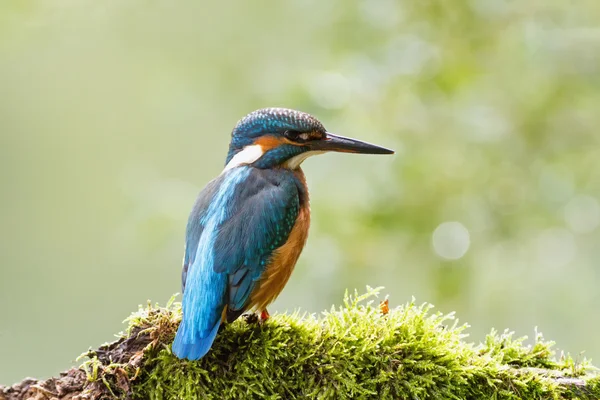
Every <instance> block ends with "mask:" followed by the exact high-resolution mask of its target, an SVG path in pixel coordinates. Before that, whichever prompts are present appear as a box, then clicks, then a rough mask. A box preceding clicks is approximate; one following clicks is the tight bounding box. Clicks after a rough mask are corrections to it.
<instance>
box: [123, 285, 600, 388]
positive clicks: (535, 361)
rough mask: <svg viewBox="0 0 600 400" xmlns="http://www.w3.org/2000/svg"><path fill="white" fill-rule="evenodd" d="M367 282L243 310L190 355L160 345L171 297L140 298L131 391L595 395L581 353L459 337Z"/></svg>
mask: <svg viewBox="0 0 600 400" xmlns="http://www.w3.org/2000/svg"><path fill="white" fill-rule="evenodd" d="M376 293H377V291H376V290H369V293H367V294H366V295H363V296H358V295H357V294H355V295H354V296H346V299H345V301H344V306H343V307H342V308H339V309H332V310H331V311H329V312H325V313H323V315H322V316H321V317H320V318H316V317H315V316H313V315H303V316H300V315H298V314H294V315H275V316H273V317H272V318H271V319H269V320H268V321H267V322H266V323H265V324H262V325H260V324H256V323H254V324H249V323H247V322H246V321H244V320H243V319H240V320H238V321H236V322H235V323H233V324H229V325H227V326H225V327H223V328H222V329H221V331H220V333H219V335H218V336H217V339H216V341H215V343H214V346H213V348H212V349H211V351H210V352H209V353H208V355H207V356H206V357H205V358H203V359H202V360H200V361H186V360H179V359H178V358H176V357H175V356H174V355H173V354H172V353H171V351H170V343H171V341H172V339H173V335H174V333H175V330H176V327H177V324H178V322H179V319H180V315H181V309H180V305H179V304H177V303H175V304H169V306H168V307H167V308H154V307H150V306H149V307H147V308H144V309H143V310H141V311H140V312H139V313H137V314H134V315H133V316H132V317H131V318H130V319H129V321H130V327H129V330H128V332H129V333H128V334H129V335H134V334H135V335H137V336H140V335H144V334H145V335H149V337H150V338H151V339H152V342H151V343H149V344H148V345H146V348H145V352H144V356H143V362H141V363H140V364H139V366H138V367H137V368H138V369H137V371H136V372H135V373H136V375H137V376H136V379H135V381H134V383H133V384H132V385H131V390H132V394H133V395H134V397H138V398H150V399H172V398H185V399H228V398H231V399H234V398H235V399H239V398H269V399H293V398H305V397H312V398H373V399H379V398H396V399H397V398H400V399H576V398H581V399H598V398H600V378H599V377H598V376H597V375H595V373H594V372H593V368H592V367H591V366H590V365H589V364H588V363H587V361H584V362H582V363H575V362H574V361H573V360H572V359H571V358H569V357H561V358H560V359H558V360H556V359H554V358H553V356H554V353H553V351H552V349H551V347H552V345H553V343H552V342H547V341H545V340H544V339H543V337H542V336H541V335H540V334H537V335H536V339H535V343H534V344H533V345H531V346H526V345H524V344H523V339H514V338H513V335H512V334H511V333H509V332H505V333H503V334H501V335H499V334H497V333H496V332H492V333H491V334H490V335H488V337H487V338H486V341H485V343H484V344H482V345H479V346H475V345H473V344H470V343H468V342H465V340H464V339H465V336H466V334H465V328H466V326H465V325H459V324H458V322H457V320H456V319H455V318H454V316H453V315H452V314H450V315H442V314H440V313H434V312H432V306H431V305H428V304H423V305H420V306H417V305H415V304H414V303H410V304H407V305H404V306H401V307H397V308H392V309H390V310H389V313H387V314H384V313H382V311H381V310H380V307H379V306H378V304H376V305H374V304H373V303H372V301H373V296H375V295H376Z"/></svg>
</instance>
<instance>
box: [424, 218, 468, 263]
mask: <svg viewBox="0 0 600 400" xmlns="http://www.w3.org/2000/svg"><path fill="white" fill-rule="evenodd" d="M432 239H433V249H434V251H435V253H436V254H437V255H438V256H440V257H442V258H445V259H447V260H458V259H459V258H461V257H463V256H464V255H465V254H466V253H467V250H469V246H470V245H471V237H470V235H469V231H468V229H467V228H465V226H464V225H463V224H461V223H460V222H456V221H450V222H444V223H442V224H440V225H438V227H437V228H435V230H434V231H433V237H432Z"/></svg>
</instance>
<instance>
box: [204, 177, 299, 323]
mask: <svg viewBox="0 0 600 400" xmlns="http://www.w3.org/2000/svg"><path fill="white" fill-rule="evenodd" d="M236 201H239V202H240V206H239V207H237V212H236V213H235V214H233V215H231V217H230V218H228V219H227V220H226V221H225V222H224V223H223V225H222V226H221V227H220V229H219V233H218V235H217V239H216V241H215V250H216V251H215V264H214V268H215V271H216V272H220V273H226V274H227V276H228V291H227V306H228V320H230V321H231V320H233V319H235V318H237V316H238V315H239V314H241V313H242V312H244V310H245V309H246V306H247V302H248V298H249V296H250V293H252V289H253V288H254V286H255V284H256V282H257V281H258V280H259V279H260V277H261V275H262V273H263V271H264V269H265V268H266V266H267V264H268V262H269V259H270V257H271V254H272V253H273V251H274V250H275V249H277V248H278V247H280V246H282V245H283V244H284V243H285V242H286V241H287V239H288V237H289V234H290V232H291V230H292V227H293V226H294V224H295V222H296V218H297V216H298V212H299V207H300V204H299V195H298V181H297V179H296V178H295V176H294V175H293V173H291V172H289V171H285V170H279V171H272V170H260V169H254V172H253V173H251V174H250V175H249V176H248V177H247V179H246V182H244V185H243V187H240V190H239V191H238V193H237V197H236Z"/></svg>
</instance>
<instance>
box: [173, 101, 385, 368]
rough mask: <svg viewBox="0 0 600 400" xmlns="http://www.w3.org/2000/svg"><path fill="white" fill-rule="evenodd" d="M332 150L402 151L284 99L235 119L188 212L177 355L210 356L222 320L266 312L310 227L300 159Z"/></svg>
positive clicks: (292, 264) (175, 348)
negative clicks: (349, 133)
mask: <svg viewBox="0 0 600 400" xmlns="http://www.w3.org/2000/svg"><path fill="white" fill-rule="evenodd" d="M326 152H344V153H363V154H393V153H394V151H393V150H389V149H387V148H384V147H380V146H377V145H374V144H370V143H367V142H363V141H359V140H356V139H351V138H347V137H343V136H339V135H335V134H333V133H331V132H328V131H327V130H326V129H325V127H324V126H323V124H322V123H321V122H320V121H319V120H317V119H316V118H315V117H313V116H312V115H310V114H308V113H305V112H301V111H296V110H291V109H286V108H263V109H259V110H256V111H253V112H251V113H250V114H248V115H246V116H245V117H243V118H242V119H241V120H239V122H238V123H237V124H236V125H235V127H234V129H233V131H232V133H231V141H230V144H229V151H228V153H227V158H226V161H225V168H224V169H223V171H222V172H221V173H220V175H219V176H217V177H216V178H215V179H213V180H212V181H210V182H209V183H208V184H207V185H206V187H205V188H204V189H203V190H202V191H201V192H200V194H199V195H198V197H197V199H196V202H195V204H194V206H193V208H192V211H191V213H190V215H189V219H188V223H187V228H186V241H185V251H184V257H183V269H182V274H181V280H182V282H181V284H182V319H181V323H180V324H179V327H178V329H177V333H176V335H175V339H174V341H173V344H172V352H173V354H175V356H177V357H178V358H180V359H188V360H198V359H200V358H202V357H204V356H205V355H206V354H207V353H208V351H209V350H210V348H211V347H212V344H213V342H214V340H215V337H216V335H217V332H218V330H219V327H220V326H221V324H222V323H231V322H233V321H234V320H236V319H237V318H238V317H239V316H240V315H242V314H243V313H244V312H246V311H251V310H253V311H256V312H258V313H260V318H261V320H265V319H267V318H268V316H269V314H268V311H267V306H268V305H269V304H270V303H271V302H273V300H275V298H276V297H277V296H278V295H279V294H280V292H281V291H282V290H283V288H284V286H285V285H286V283H287V281H288V279H289V278H290V275H291V274H292V271H293V269H294V266H295V265H296V262H297V260H298V257H299V256H300V253H301V252H302V249H303V248H304V245H305V243H306V239H307V237H308V229H309V225H310V206H309V194H308V187H307V184H306V179H305V176H304V172H303V171H302V169H301V164H302V162H303V161H304V160H306V159H307V158H308V157H310V156H313V155H317V154H322V153H326Z"/></svg>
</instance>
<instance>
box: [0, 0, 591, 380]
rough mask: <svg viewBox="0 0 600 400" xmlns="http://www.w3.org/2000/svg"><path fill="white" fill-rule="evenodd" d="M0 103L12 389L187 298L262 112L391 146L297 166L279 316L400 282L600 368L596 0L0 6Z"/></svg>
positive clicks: (401, 291) (4, 319)
mask: <svg viewBox="0 0 600 400" xmlns="http://www.w3.org/2000/svg"><path fill="white" fill-rule="evenodd" d="M0 93H1V98H0V133H1V134H0V140H1V142H0V155H1V158H0V177H1V179H2V180H1V182H2V189H1V193H2V196H1V200H0V217H1V220H0V221H1V227H0V232H1V235H2V237H1V240H0V246H1V252H0V257H1V258H0V268H1V274H0V305H1V312H2V314H1V318H0V383H4V384H8V383H12V382H14V381H17V380H20V379H22V378H23V377H25V376H28V375H29V376H35V377H48V376H50V375H52V374H57V373H58V372H59V371H61V370H63V369H65V368H67V367H69V366H70V365H71V364H72V363H73V360H74V359H75V358H76V357H77V356H78V355H79V354H80V353H81V352H83V351H84V350H86V349H87V348H88V347H90V346H97V345H99V344H101V343H102V342H104V341H108V340H111V338H113V336H112V335H113V334H114V333H116V332H118V331H120V330H121V329H122V328H123V325H122V324H121V321H122V320H123V319H124V318H125V317H127V316H128V314H129V313H130V312H131V311H133V310H135V309H136V307H137V305H138V304H140V303H144V302H145V301H146V300H147V299H152V300H153V301H160V302H161V303H163V304H164V302H165V301H166V300H167V299H168V298H169V297H170V296H171V295H172V294H173V293H175V292H177V291H179V290H180V287H179V284H180V275H179V274H180V268H181V258H182V253H183V240H184V227H185V223H186V219H187V215H188V212H189V210H190V208H191V206H192V204H193V201H194V199H195V196H196V195H197V193H198V192H199V190H200V189H201V188H202V187H203V186H204V184H205V183H206V182H208V181H209V180H210V179H211V178H213V177H214V176H216V175H217V174H219V173H220V171H221V169H222V167H223V162H224V158H225V154H226V150H227V145H228V141H229V134H230V132H231V129H232V128H233V126H234V124H235V123H236V122H237V120H238V119H239V118H241V117H242V116H243V115H245V114H246V113H248V112H250V111H252V110H254V109H257V108H261V107H266V106H285V107H290V108H296V109H300V110H303V111H307V112H311V113H314V114H315V115H316V116H317V117H318V118H319V119H321V120H322V121H323V123H324V124H325V126H326V127H327V128H328V129H330V130H331V131H333V132H336V133H340V134H343V135H347V136H353V137H357V138H361V139H363V140H367V141H370V142H375V143H378V144H381V145H384V146H387V147H391V148H394V149H396V150H397V155H396V156H393V157H369V156H352V155H339V154H338V155H327V156H320V157H315V158H312V159H310V160H308V161H307V162H306V163H305V164H304V167H305V171H306V175H307V177H308V181H309V185H310V188H311V191H312V210H313V221H314V223H313V226H312V228H311V236H310V238H309V241H308V245H307V248H306V250H305V252H304V254H303V256H302V257H301V259H300V262H299V264H298V266H297V267H296V271H295V273H294V276H293V277H292V279H291V281H290V283H289V285H288V286H287V287H286V289H285V290H284V292H283V293H282V295H281V296H280V298H279V299H278V300H277V302H276V303H275V304H274V305H273V306H272V307H271V311H272V312H273V311H280V312H284V311H286V310H288V311H290V310H293V309H295V308H301V309H302V310H308V311H310V312H319V311H320V310H323V309H325V308H328V307H330V306H331V305H332V304H333V303H340V300H341V298H342V296H343V292H344V290H345V289H346V288H351V289H352V288H359V289H360V290H363V288H364V287H365V286H366V285H367V284H368V285H371V286H379V285H383V286H385V287H386V290H385V292H386V293H389V294H390V301H391V304H399V303H404V302H406V301H410V299H411V297H412V296H415V297H416V299H417V302H423V301H428V302H432V303H434V304H435V305H436V306H437V309H438V310H441V311H443V312H450V311H454V310H455V311H457V313H458V316H459V318H460V319H461V320H462V321H468V322H469V323H471V325H472V328H471V329H470V330H469V332H470V333H471V337H470V339H471V340H473V341H480V340H482V339H483V337H484V335H485V333H487V332H489V330H490V329H491V328H492V327H496V328H499V329H500V330H502V329H504V328H510V329H514V330H516V332H517V334H518V335H530V336H531V335H532V334H533V332H534V327H536V326H537V327H539V329H540V330H541V331H542V332H544V333H545V335H546V337H548V338H551V339H553V340H556V341H557V343H558V345H557V347H558V348H559V349H564V350H565V351H569V352H571V353H573V354H574V355H575V356H576V358H578V357H579V358H580V356H579V354H580V351H585V353H584V356H586V357H591V358H592V359H593V358H596V361H600V340H598V329H599V328H600V311H599V310H600V292H599V290H598V286H599V285H600V261H599V259H600V245H599V242H600V229H599V228H598V225H599V223H600V205H599V199H600V168H599V167H600V133H599V132H598V126H600V2H598V1H597V0H580V1H578V2H576V3H572V2H565V1H558V0H556V1H553V0H546V1H537V0H523V1H508V0H471V1H455V2H451V1H442V0H439V1H412V2H408V1H394V0H386V1H378V2H375V1H368V0H363V1H355V0H352V1H350V0H335V1H330V2H324V1H317V0H309V1H306V0H297V1H287V2H276V1H270V2H266V1H259V2H244V1H234V2H221V3H217V2H214V3H208V2H199V1H192V0H185V1H178V2H171V1H165V0H162V1H160V0H152V1H148V0H146V1H140V0H106V1H102V2H99V1H92V0H61V1H51V0H37V1H36V0H19V1H4V2H2V3H1V4H0Z"/></svg>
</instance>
